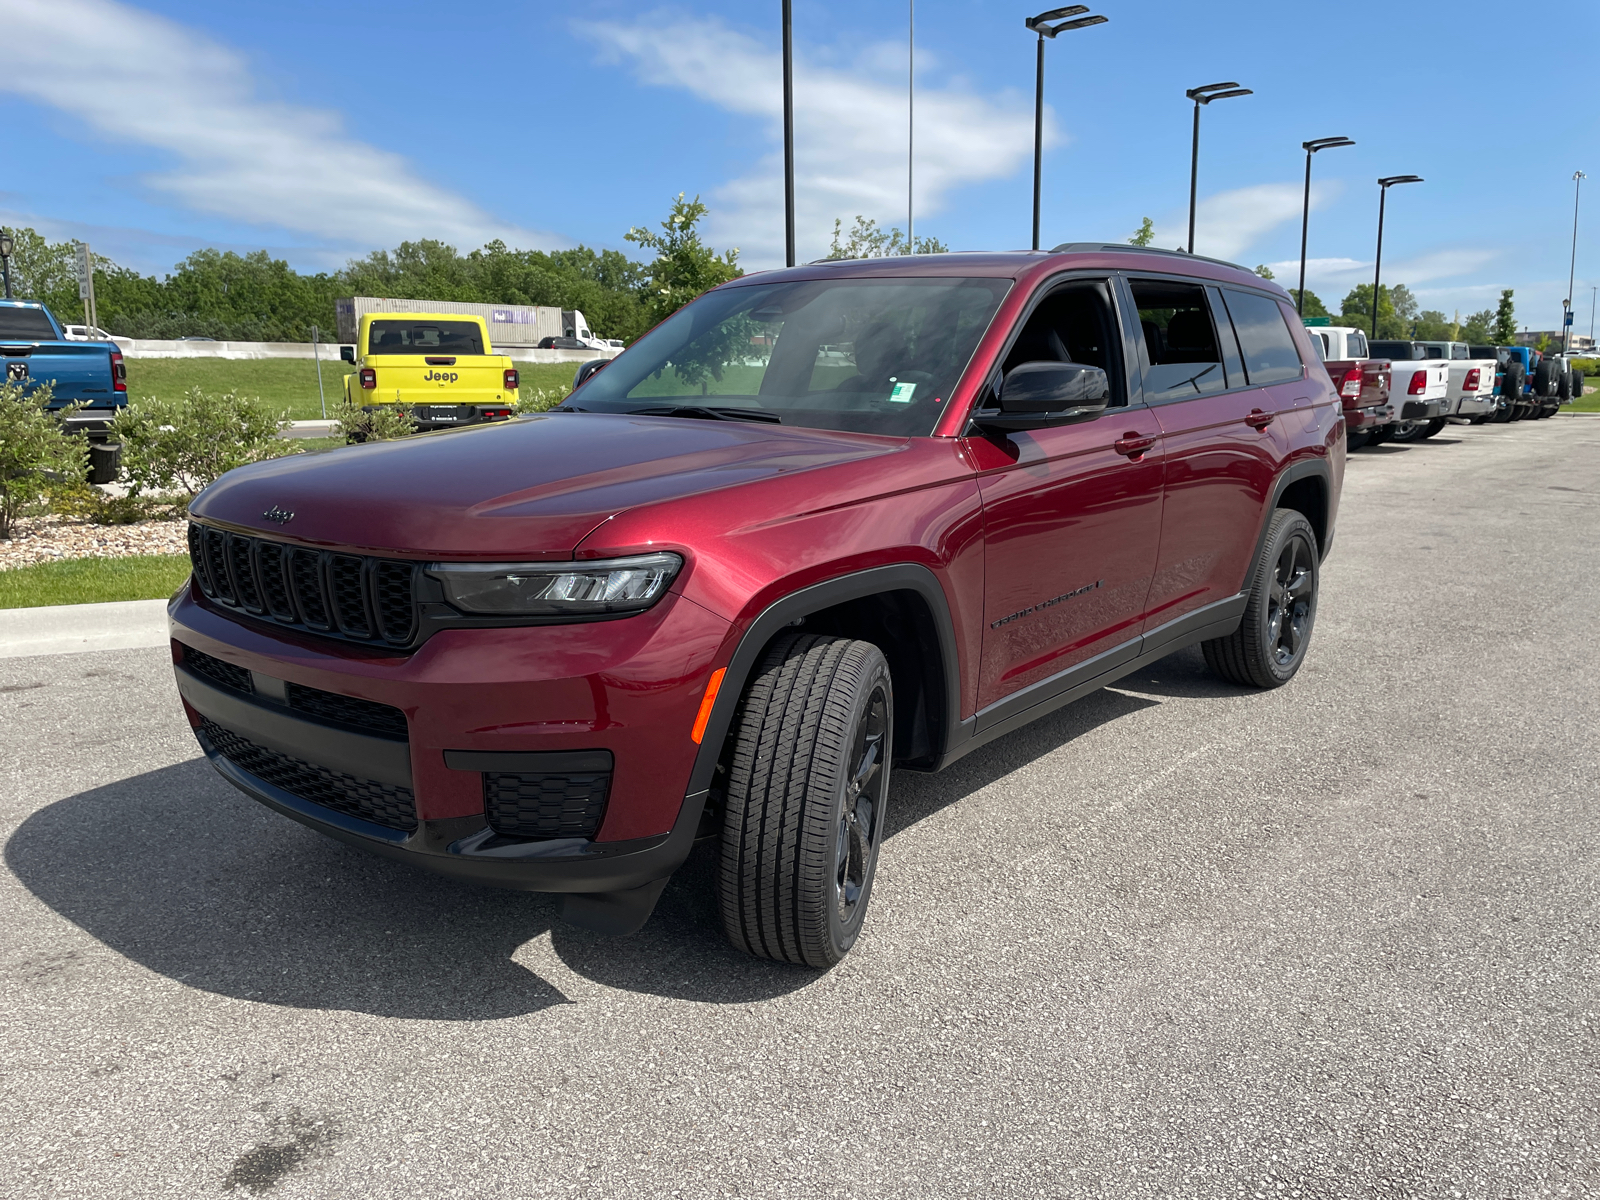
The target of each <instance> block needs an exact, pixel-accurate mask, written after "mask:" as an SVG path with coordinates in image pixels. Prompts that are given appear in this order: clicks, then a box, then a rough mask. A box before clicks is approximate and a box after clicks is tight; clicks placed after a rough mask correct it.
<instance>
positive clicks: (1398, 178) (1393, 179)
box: [1378, 175, 1423, 188]
mask: <svg viewBox="0 0 1600 1200" xmlns="http://www.w3.org/2000/svg"><path fill="white" fill-rule="evenodd" d="M1422 182H1423V178H1422V176H1421V175H1386V176H1384V177H1383V178H1382V179H1380V180H1378V186H1379V187H1381V188H1391V187H1393V186H1394V185H1395V184H1397V183H1422Z"/></svg>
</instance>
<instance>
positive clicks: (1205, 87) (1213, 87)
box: [1184, 82, 1239, 100]
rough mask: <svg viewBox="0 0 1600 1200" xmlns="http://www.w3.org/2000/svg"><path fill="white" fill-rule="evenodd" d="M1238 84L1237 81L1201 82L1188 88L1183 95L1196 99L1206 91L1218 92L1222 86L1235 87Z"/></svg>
mask: <svg viewBox="0 0 1600 1200" xmlns="http://www.w3.org/2000/svg"><path fill="white" fill-rule="evenodd" d="M1238 86H1239V85H1238V84H1237V83H1233V82H1229V83H1206V84H1201V85H1200V86H1199V87H1196V88H1190V89H1189V90H1188V91H1186V92H1184V95H1185V96H1187V97H1189V99H1191V100H1198V99H1200V97H1201V96H1203V95H1205V94H1206V93H1207V92H1220V91H1222V89H1223V88H1236V87H1238Z"/></svg>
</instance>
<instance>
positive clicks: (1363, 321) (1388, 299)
mask: <svg viewBox="0 0 1600 1200" xmlns="http://www.w3.org/2000/svg"><path fill="white" fill-rule="evenodd" d="M1398 290H1399V289H1398V288H1396V289H1393V290H1391V289H1390V288H1384V289H1383V290H1382V293H1381V295H1380V297H1379V302H1378V332H1377V337H1379V338H1382V339H1389V340H1394V339H1399V338H1406V337H1409V336H1410V334H1409V333H1408V332H1407V326H1406V322H1405V321H1404V320H1402V319H1401V317H1400V315H1399V314H1398V313H1397V312H1395V307H1394V293H1395V291H1398ZM1406 295H1407V296H1409V295H1410V293H1409V292H1408V293H1406ZM1340 310H1341V315H1340V320H1341V321H1342V322H1343V323H1344V324H1346V325H1353V326H1355V327H1356V328H1357V329H1364V330H1366V331H1367V332H1368V333H1371V332H1372V285H1371V284H1370V283H1358V284H1357V285H1356V286H1355V287H1353V288H1351V289H1350V291H1349V293H1348V294H1347V295H1346V296H1345V298H1344V300H1343V302H1342V303H1341V304H1340Z"/></svg>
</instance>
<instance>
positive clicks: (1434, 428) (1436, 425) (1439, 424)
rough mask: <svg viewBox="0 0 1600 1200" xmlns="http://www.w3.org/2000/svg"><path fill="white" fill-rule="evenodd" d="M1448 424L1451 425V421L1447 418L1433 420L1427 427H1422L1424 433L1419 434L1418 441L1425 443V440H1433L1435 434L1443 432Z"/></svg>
mask: <svg viewBox="0 0 1600 1200" xmlns="http://www.w3.org/2000/svg"><path fill="white" fill-rule="evenodd" d="M1448 424H1450V421H1449V419H1448V418H1446V417H1435V418H1434V419H1433V420H1431V421H1429V422H1428V423H1427V424H1426V425H1424V426H1423V427H1422V432H1421V433H1419V434H1417V441H1419V442H1420V441H1423V440H1425V439H1427V438H1431V437H1432V436H1433V435H1434V434H1436V433H1438V432H1439V431H1440V430H1442V429H1443V428H1444V427H1445V426H1446V425H1448Z"/></svg>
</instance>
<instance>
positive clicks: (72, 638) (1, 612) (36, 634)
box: [0, 600, 168, 658]
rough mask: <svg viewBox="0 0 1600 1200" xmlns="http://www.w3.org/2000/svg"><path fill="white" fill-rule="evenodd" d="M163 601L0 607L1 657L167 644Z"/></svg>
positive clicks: (128, 648)
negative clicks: (45, 606)
mask: <svg viewBox="0 0 1600 1200" xmlns="http://www.w3.org/2000/svg"><path fill="white" fill-rule="evenodd" d="M167 640H168V635H167V602H166V601H165V600H119V601H117V602H115V603H112V604H59V605H53V606H51V607H48V608H6V609H0V658H27V657H30V656H32V655H36V654H82V653H85V652H86V651H90V650H137V649H143V648H146V647H150V646H165V645H166V644H167Z"/></svg>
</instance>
